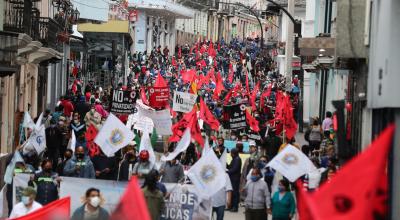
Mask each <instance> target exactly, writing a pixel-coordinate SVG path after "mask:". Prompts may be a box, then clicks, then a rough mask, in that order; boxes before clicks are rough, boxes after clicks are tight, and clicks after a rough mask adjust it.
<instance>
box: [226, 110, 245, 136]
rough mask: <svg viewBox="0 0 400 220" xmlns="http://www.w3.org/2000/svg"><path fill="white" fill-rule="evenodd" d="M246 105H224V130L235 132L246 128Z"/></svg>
mask: <svg viewBox="0 0 400 220" xmlns="http://www.w3.org/2000/svg"><path fill="white" fill-rule="evenodd" d="M245 110H246V105H245V104H236V105H225V106H224V108H223V112H224V122H225V123H224V128H226V129H231V130H237V129H241V128H245V127H247V123H246V112H245Z"/></svg>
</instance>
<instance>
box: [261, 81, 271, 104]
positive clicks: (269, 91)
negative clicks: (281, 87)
mask: <svg viewBox="0 0 400 220" xmlns="http://www.w3.org/2000/svg"><path fill="white" fill-rule="evenodd" d="M271 90H272V85H271V84H270V85H269V86H268V88H267V90H266V91H264V92H263V93H262V94H261V97H260V108H264V102H265V98H266V97H269V96H270V95H271Z"/></svg>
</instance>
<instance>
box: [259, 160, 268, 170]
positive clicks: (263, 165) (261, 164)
mask: <svg viewBox="0 0 400 220" xmlns="http://www.w3.org/2000/svg"><path fill="white" fill-rule="evenodd" d="M265 165H267V163H265V162H264V161H260V162H259V163H258V168H259V169H262V168H264V167H265Z"/></svg>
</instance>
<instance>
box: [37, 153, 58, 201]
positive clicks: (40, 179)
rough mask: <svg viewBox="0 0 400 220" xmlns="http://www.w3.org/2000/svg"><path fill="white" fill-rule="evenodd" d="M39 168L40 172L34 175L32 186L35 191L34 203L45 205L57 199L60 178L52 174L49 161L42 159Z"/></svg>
mask: <svg viewBox="0 0 400 220" xmlns="http://www.w3.org/2000/svg"><path fill="white" fill-rule="evenodd" d="M41 167H42V171H41V172H39V173H37V174H35V177H34V180H33V185H35V188H36V189H37V196H36V201H37V202H39V203H40V204H42V205H46V204H48V203H50V202H52V201H55V200H57V199H58V190H57V186H58V182H59V181H60V178H59V177H58V174H57V173H55V172H53V170H52V169H53V164H52V162H51V160H49V159H44V160H43V161H42V164H41Z"/></svg>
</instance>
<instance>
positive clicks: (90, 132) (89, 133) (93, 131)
mask: <svg viewBox="0 0 400 220" xmlns="http://www.w3.org/2000/svg"><path fill="white" fill-rule="evenodd" d="M97 133H98V131H97V128H96V127H95V126H94V125H92V124H91V125H90V126H89V127H88V129H87V130H86V133H85V138H86V147H87V148H88V151H89V156H90V157H94V156H96V155H99V154H100V148H99V146H98V145H97V144H96V143H94V139H95V138H96V136H97Z"/></svg>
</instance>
